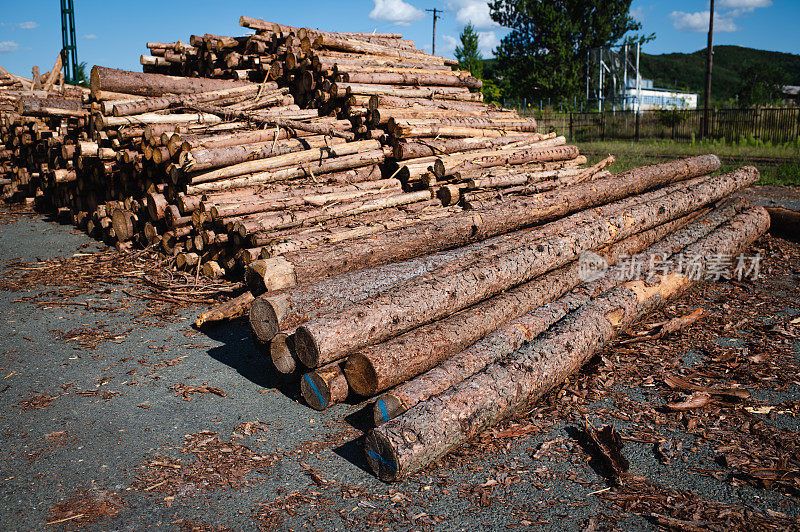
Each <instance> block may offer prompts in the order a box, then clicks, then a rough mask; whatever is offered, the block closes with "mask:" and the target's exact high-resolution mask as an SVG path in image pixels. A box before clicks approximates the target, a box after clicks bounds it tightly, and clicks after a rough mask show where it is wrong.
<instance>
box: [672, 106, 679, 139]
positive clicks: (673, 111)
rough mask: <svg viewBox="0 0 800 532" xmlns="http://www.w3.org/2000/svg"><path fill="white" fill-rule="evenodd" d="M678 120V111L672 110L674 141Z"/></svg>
mask: <svg viewBox="0 0 800 532" xmlns="http://www.w3.org/2000/svg"><path fill="white" fill-rule="evenodd" d="M677 120H678V116H677V111H676V110H675V109H673V110H672V140H675V122H676V121H677Z"/></svg>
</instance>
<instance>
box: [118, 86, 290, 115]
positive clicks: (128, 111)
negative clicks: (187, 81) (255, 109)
mask: <svg viewBox="0 0 800 532" xmlns="http://www.w3.org/2000/svg"><path fill="white" fill-rule="evenodd" d="M270 87H271V88H272V89H277V88H278V87H277V84H276V83H272V84H271V86H270ZM259 90H269V88H267V87H265V88H263V89H262V88H261V85H259V84H256V83H253V84H250V85H243V86H241V87H231V88H228V89H220V90H213V91H208V92H200V93H196V94H192V95H185V94H173V95H171V96H160V97H157V98H146V99H143V100H136V101H132V102H126V103H114V104H113V110H112V114H113V115H114V116H128V115H137V114H142V113H150V112H152V111H159V110H161V109H167V108H168V107H170V106H172V105H175V104H183V105H192V104H194V103H200V102H213V101H217V100H221V99H223V98H226V97H231V96H242V95H243V96H246V97H250V98H252V97H254V96H255V95H256V93H258V92H259ZM270 95H271V96H274V97H275V101H276V102H279V101H281V99H282V97H283V96H282V91H275V92H271V93H270Z"/></svg>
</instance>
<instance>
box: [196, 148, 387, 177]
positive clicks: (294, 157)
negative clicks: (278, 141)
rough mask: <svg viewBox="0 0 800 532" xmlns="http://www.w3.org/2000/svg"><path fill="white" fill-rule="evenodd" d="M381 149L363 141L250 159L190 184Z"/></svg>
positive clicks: (204, 174) (201, 175) (209, 172)
mask: <svg viewBox="0 0 800 532" xmlns="http://www.w3.org/2000/svg"><path fill="white" fill-rule="evenodd" d="M379 148H380V143H379V142H378V141H376V140H361V141H355V142H350V143H347V144H338V145H334V146H331V148H330V149H322V148H312V149H308V150H303V151H298V152H293V153H286V154H284V155H277V156H274V157H269V158H260V159H248V160H246V161H245V162H241V163H238V164H233V165H230V166H226V167H224V168H218V169H216V170H211V171H208V172H205V173H203V174H195V175H193V176H191V177H190V178H189V183H190V184H191V185H198V184H201V183H210V182H212V181H219V180H221V179H229V178H232V177H238V176H241V175H245V174H252V173H255V172H266V171H269V170H276V169H278V168H285V167H287V166H295V165H300V164H304V163H310V162H315V161H321V160H323V159H328V158H330V157H335V156H337V154H338V155H340V156H344V155H353V154H358V153H362V152H364V153H365V152H368V151H370V150H377V149H379Z"/></svg>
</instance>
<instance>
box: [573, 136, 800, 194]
mask: <svg viewBox="0 0 800 532" xmlns="http://www.w3.org/2000/svg"><path fill="white" fill-rule="evenodd" d="M578 147H579V148H580V150H581V151H582V152H592V153H589V154H588V155H587V156H588V158H589V163H590V164H594V163H595V162H597V161H599V160H600V159H602V158H603V157H604V156H605V154H608V153H611V154H613V155H614V156H615V157H616V158H617V161H616V162H615V163H614V165H612V166H611V168H609V170H610V171H611V172H614V173H617V172H624V171H625V170H630V169H631V168H637V167H639V166H644V165H648V164H655V163H659V162H664V161H665V160H668V159H665V158H664V157H663V156H661V157H659V156H658V155H672V156H674V157H675V158H679V157H688V156H691V155H699V154H704V153H714V154H716V155H718V156H719V157H720V158H721V159H722V163H723V164H722V168H721V171H723V172H727V171H730V170H733V169H734V168H737V167H739V166H743V165H746V164H753V165H754V166H755V167H757V168H758V170H759V172H761V181H759V184H762V185H780V186H800V140H798V141H795V142H790V143H786V144H784V145H778V146H774V145H770V144H764V143H762V142H760V141H753V140H752V139H750V140H744V141H742V142H736V143H725V142H719V141H717V142H714V141H710V142H696V143H677V142H664V141H641V142H628V141H606V142H583V143H578ZM748 157H770V158H776V157H779V158H786V159H791V160H788V161H785V162H781V163H780V164H774V163H762V162H759V161H753V162H749V161H748V160H747V159H748ZM730 158H735V159H736V160H731V159H730Z"/></svg>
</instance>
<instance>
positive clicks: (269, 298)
mask: <svg viewBox="0 0 800 532" xmlns="http://www.w3.org/2000/svg"><path fill="white" fill-rule="evenodd" d="M504 239H505V237H495V238H492V239H489V240H487V241H485V242H479V243H475V244H471V245H468V246H465V247H461V248H456V249H453V250H449V251H441V252H438V253H434V254H431V255H424V256H422V257H418V258H415V259H411V260H406V261H401V262H394V263H390V264H386V265H383V266H376V267H374V268H366V269H363V270H356V271H353V272H348V273H344V274H341V275H337V276H332V277H329V278H326V279H323V280H321V281H320V282H317V283H309V284H304V285H301V286H297V287H294V288H289V289H285V290H282V291H279V292H272V293H266V294H262V295H260V296H259V297H257V298H256V299H255V300H254V301H253V303H252V305H251V307H250V327H251V329H252V330H253V334H255V336H256V337H257V338H258V339H259V340H260V341H262V342H264V343H267V342H269V341H270V340H272V338H273V337H274V336H275V335H276V334H278V332H279V331H287V330H290V329H291V330H293V329H294V328H296V327H297V326H298V325H300V324H301V323H303V322H305V321H307V320H308V319H310V318H314V317H316V316H318V315H320V314H322V313H323V312H331V311H338V310H343V309H344V308H345V307H346V306H347V305H349V304H350V303H354V302H356V301H361V300H363V299H366V298H367V297H369V296H371V295H373V294H375V293H377V292H381V291H383V290H387V289H389V288H391V287H392V286H395V285H397V284H399V283H401V282H403V281H407V280H408V279H411V278H412V277H415V276H417V275H420V274H423V273H426V272H429V271H431V270H433V269H435V268H438V267H440V266H442V265H444V264H446V263H448V262H451V261H453V260H456V259H458V258H461V257H464V256H467V255H470V254H472V253H474V252H476V251H478V250H480V249H482V248H484V247H488V246H491V245H494V244H497V243H500V242H501V241H502V240H504Z"/></svg>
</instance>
